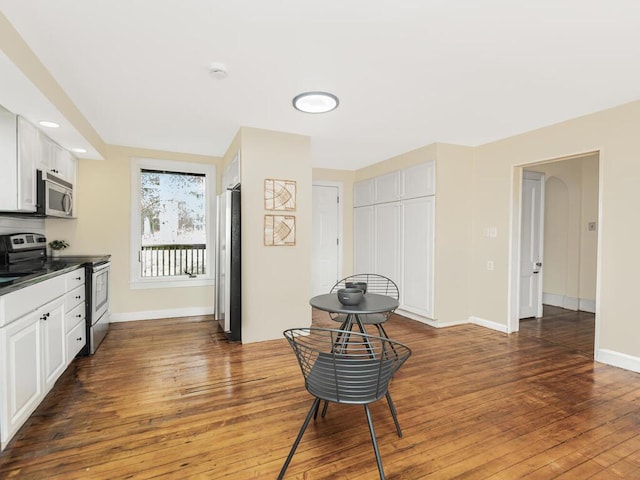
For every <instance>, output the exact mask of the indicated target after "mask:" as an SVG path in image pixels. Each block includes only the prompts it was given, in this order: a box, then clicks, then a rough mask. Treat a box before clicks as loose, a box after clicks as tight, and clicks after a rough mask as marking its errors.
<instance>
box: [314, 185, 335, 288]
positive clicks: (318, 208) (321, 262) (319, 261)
mask: <svg viewBox="0 0 640 480" xmlns="http://www.w3.org/2000/svg"><path fill="white" fill-rule="evenodd" d="M338 200H339V188H338V187H337V186H327V185H314V186H313V207H312V208H313V213H312V216H313V247H312V261H311V274H312V281H311V286H312V287H311V288H312V295H314V296H315V295H319V294H321V293H328V292H329V290H331V287H333V285H335V283H336V282H337V281H338V280H339V278H338V275H339V249H340V245H339V243H340V234H339V210H338V209H339V207H340V204H339V202H338Z"/></svg>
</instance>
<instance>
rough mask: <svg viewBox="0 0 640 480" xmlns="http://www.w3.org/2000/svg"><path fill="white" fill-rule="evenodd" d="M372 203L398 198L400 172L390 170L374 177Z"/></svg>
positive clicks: (393, 200) (391, 200)
mask: <svg viewBox="0 0 640 480" xmlns="http://www.w3.org/2000/svg"><path fill="white" fill-rule="evenodd" d="M374 187H375V188H374V203H384V202H395V201H397V200H400V172H399V171H397V172H391V173H387V174H386V175H381V176H379V177H376V178H375V179H374Z"/></svg>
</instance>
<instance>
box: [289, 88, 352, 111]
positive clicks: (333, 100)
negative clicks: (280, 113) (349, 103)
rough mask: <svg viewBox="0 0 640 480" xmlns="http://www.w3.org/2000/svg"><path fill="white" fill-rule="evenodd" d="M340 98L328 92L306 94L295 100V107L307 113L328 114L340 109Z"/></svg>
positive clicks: (298, 96) (297, 96) (296, 97)
mask: <svg viewBox="0 0 640 480" xmlns="http://www.w3.org/2000/svg"><path fill="white" fill-rule="evenodd" d="M339 103H340V102H339V101H338V97H336V96H335V95H333V94H331V93H327V92H305V93H301V94H300V95H296V96H295V97H294V98H293V107H294V108H295V109H296V110H300V111H301V112H305V113H326V112H330V111H331V110H335V109H336V108H338V104H339Z"/></svg>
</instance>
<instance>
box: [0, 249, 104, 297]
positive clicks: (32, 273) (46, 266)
mask: <svg viewBox="0 0 640 480" xmlns="http://www.w3.org/2000/svg"><path fill="white" fill-rule="evenodd" d="M110 257H111V255H73V256H72V255H69V256H60V257H57V258H51V259H48V260H47V261H46V262H38V263H36V264H22V265H12V266H9V267H7V266H4V265H0V296H2V295H6V294H7V293H11V292H15V291H16V290H20V289H22V288H25V287H30V286H31V285H35V284H36V283H40V282H44V281H45V280H49V279H50V278H54V277H57V276H58V275H64V274H65V273H68V272H72V271H73V270H77V269H78V268H83V267H85V266H87V265H95V264H99V263H104V262H107V261H109V258H110Z"/></svg>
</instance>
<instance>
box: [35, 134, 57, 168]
mask: <svg viewBox="0 0 640 480" xmlns="http://www.w3.org/2000/svg"><path fill="white" fill-rule="evenodd" d="M37 145H38V148H39V157H38V162H37V165H38V169H39V170H42V171H43V172H53V168H54V167H53V165H54V156H55V152H54V145H55V144H54V143H53V140H51V139H49V137H47V136H46V135H44V134H42V133H39V132H38V140H37ZM54 173H55V172H54Z"/></svg>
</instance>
